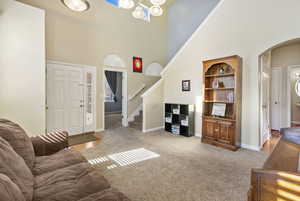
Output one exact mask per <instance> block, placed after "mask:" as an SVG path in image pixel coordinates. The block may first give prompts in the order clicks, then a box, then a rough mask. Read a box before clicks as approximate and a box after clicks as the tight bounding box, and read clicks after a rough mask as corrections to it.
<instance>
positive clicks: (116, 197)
mask: <svg viewBox="0 0 300 201" xmlns="http://www.w3.org/2000/svg"><path fill="white" fill-rule="evenodd" d="M79 201H130V200H129V199H128V198H127V197H126V196H125V195H124V194H123V193H121V192H119V191H118V190H116V189H113V188H109V189H106V190H103V191H100V192H98V193H94V194H91V195H89V196H87V197H85V198H82V199H81V200H79Z"/></svg>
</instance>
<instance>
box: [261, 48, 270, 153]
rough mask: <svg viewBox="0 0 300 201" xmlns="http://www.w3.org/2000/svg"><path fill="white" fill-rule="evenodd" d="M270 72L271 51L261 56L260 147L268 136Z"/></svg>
mask: <svg viewBox="0 0 300 201" xmlns="http://www.w3.org/2000/svg"><path fill="white" fill-rule="evenodd" d="M270 74H271V52H267V53H266V54H264V55H263V56H261V90H260V93H261V94H260V98H261V100H260V107H261V110H260V111H261V142H260V145H261V147H262V146H263V145H264V143H265V142H266V141H267V140H268V139H269V138H270V134H271V127H270V82H271V79H270Z"/></svg>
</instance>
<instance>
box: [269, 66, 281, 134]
mask: <svg viewBox="0 0 300 201" xmlns="http://www.w3.org/2000/svg"><path fill="white" fill-rule="evenodd" d="M271 83H272V84H271V89H272V91H271V128H272V129H273V130H280V128H281V87H282V70H281V68H272V82H271Z"/></svg>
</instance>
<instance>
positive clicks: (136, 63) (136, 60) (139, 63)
mask: <svg viewBox="0 0 300 201" xmlns="http://www.w3.org/2000/svg"><path fill="white" fill-rule="evenodd" d="M133 72H135V73H143V59H142V58H140V57H133Z"/></svg>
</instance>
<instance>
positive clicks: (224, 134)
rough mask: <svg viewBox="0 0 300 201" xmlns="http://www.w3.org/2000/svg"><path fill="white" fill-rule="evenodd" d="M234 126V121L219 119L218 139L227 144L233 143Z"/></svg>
mask: <svg viewBox="0 0 300 201" xmlns="http://www.w3.org/2000/svg"><path fill="white" fill-rule="evenodd" d="M234 128H235V127H234V123H232V122H227V121H219V133H218V134H219V135H218V141H220V142H222V143H226V144H233V139H234V130H235V129H234Z"/></svg>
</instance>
